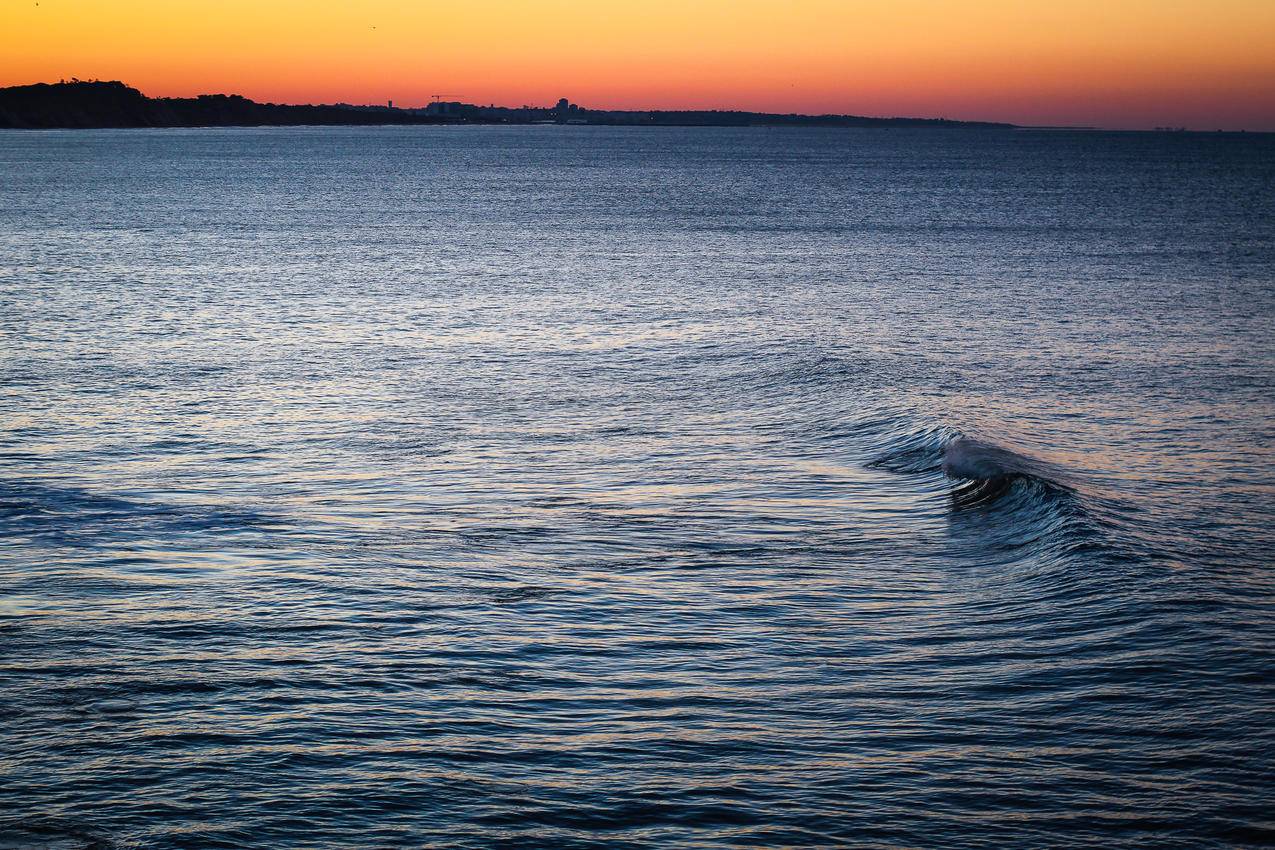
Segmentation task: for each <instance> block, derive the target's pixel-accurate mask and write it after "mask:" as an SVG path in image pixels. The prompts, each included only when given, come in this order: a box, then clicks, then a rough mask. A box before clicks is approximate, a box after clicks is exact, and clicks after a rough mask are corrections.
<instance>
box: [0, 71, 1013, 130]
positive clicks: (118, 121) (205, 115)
mask: <svg viewBox="0 0 1275 850" xmlns="http://www.w3.org/2000/svg"><path fill="white" fill-rule="evenodd" d="M376 124H583V125H604V126H646V127H750V126H765V127H882V128H886V127H899V128H935V129H965V130H1013V129H1018V128H1017V127H1016V125H1013V124H1004V123H998V122H992V121H950V120H948V119H945V118H870V117H865V116H859V115H798V114H781V113H770V112H743V111H722V110H702V111H692V110H610V109H607V110H602V109H587V108H585V107H581V106H578V105H576V104H572V103H569V102H568V101H567V100H566V99H563V100H560V101H559V102H558V103H557V105H555V106H552V107H533V106H521V107H508V106H495V105H491V106H479V105H476V104H470V103H460V102H454V101H449V102H435V103H430V104H428V105H427V106H424V107H420V108H406V109H405V108H401V107H395V106H393V105H392V104H390V105H386V106H355V105H351V104H345V103H338V104H323V105H315V106H309V105H306V106H293V105H284V104H275V103H257V102H255V101H252V100H249V99H247V98H245V97H242V96H240V95H225V94H211V95H207V94H206V95H200V96H198V97H188V98H173V97H162V98H153V97H147V96H146V95H144V94H142V93H141V92H140V91H138V90H137V89H135V88H132V87H130V86H127V85H125V84H124V83H122V82H118V81H112V82H99V81H82V80H72V81H70V82H58V83H36V84H34V85H27V86H11V87H9V88H0V128H3V129H31V130H42V129H95V128H114V127H119V128H128V127H254V126H304V125H324V126H342V125H363V126H366V125H376Z"/></svg>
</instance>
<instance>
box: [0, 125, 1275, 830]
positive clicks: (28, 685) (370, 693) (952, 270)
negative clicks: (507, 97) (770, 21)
mask: <svg viewBox="0 0 1275 850" xmlns="http://www.w3.org/2000/svg"><path fill="white" fill-rule="evenodd" d="M1273 579H1275V136H1270V135H1260V134H1192V133H1174V134H1166V133H1158V134H1156V133H1101V132H1049V131H1016V132H984V131H955V130H953V131H947V130H840V129H834V130H817V129H764V128H749V129H722V128H686V129H672V128H666V129H632V128H602V127H557V126H549V127H509V128H501V127H408V128H293V129H274V128H272V129H251V128H249V129H196V130H139V131H128V130H105V131H50V132H19V131H6V132H3V133H0V846H3V847H6V848H9V847H19V846H38V847H49V848H57V850H72V848H143V849H144V850H150V849H151V848H156V850H158V848H399V847H471V848H495V847H511V848H512V847H526V848H593V847H605V848H647V847H675V848H735V847H924V848H947V847H950V848H977V847H985V848H1003V847H1033V848H1045V847H1132V848H1168V847H1183V848H1187V847H1190V848H1234V847H1258V846H1269V845H1270V844H1271V843H1273V842H1275V816H1273V815H1272V812H1273V811H1275V809H1273V808H1272V801H1273V800H1275V781H1273V780H1272V776H1275V604H1273V603H1275V584H1273Z"/></svg>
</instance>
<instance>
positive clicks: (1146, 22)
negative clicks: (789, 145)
mask: <svg viewBox="0 0 1275 850" xmlns="http://www.w3.org/2000/svg"><path fill="white" fill-rule="evenodd" d="M72 76H76V77H80V78H84V79H88V78H100V79H120V80H124V81H125V82H127V83H129V84H131V85H134V86H136V87H138V88H140V89H141V90H142V91H144V92H145V93H147V94H150V95H191V94H198V93H202V92H236V93H239V94H244V95H247V96H248V97H251V98H254V99H257V100H269V101H277V102H333V101H348V102H358V103H366V102H384V101H385V100H387V99H390V98H392V99H393V100H394V101H395V103H396V104H398V105H419V104H422V103H425V102H427V101H428V100H429V96H430V95H431V94H434V93H441V94H447V95H452V96H454V99H458V100H466V101H470V102H476V103H490V102H496V103H502V104H510V105H518V104H522V103H535V104H549V103H552V102H553V101H556V100H557V99H558V98H559V97H562V96H566V97H569V98H571V99H572V100H573V101H576V102H579V103H582V104H584V105H586V106H598V107H614V108H629V107H632V108H642V107H667V108H701V107H723V108H742V109H756V110H766V111H784V112H787V111H799V112H848V113H855V114H865V115H915V116H925V117H948V118H970V119H977V118H984V119H991V120H1005V121H1014V122H1017V123H1028V124H1042V123H1043V124H1064V123H1065V124H1096V125H1101V126H1109V127H1148V126H1156V125H1175V126H1176V125H1184V126H1189V127H1194V128H1201V129H1214V128H1218V127H1222V128H1228V129H1240V128H1245V129H1253V130H1256V129H1265V130H1275V0H1211V2H1196V0H1190V2H1188V0H1052V1H1051V2H1044V1H1043V0H971V1H970V2H959V0H643V2H631V0H592V2H585V0H523V2H517V0H465V1H464V2H462V1H461V0H416V1H415V2H412V0H365V1H364V2H358V0H344V2H339V3H338V2H329V0H310V1H309V2H303V0H279V2H271V0H38V2H37V0H0V85H13V84H19V83H30V82H37V81H41V80H44V81H50V80H57V79H59V78H63V77H68V78H69V77H72Z"/></svg>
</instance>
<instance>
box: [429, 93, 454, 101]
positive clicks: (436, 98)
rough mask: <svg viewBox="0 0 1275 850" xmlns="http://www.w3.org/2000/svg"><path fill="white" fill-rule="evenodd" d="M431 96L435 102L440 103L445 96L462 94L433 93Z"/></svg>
mask: <svg viewBox="0 0 1275 850" xmlns="http://www.w3.org/2000/svg"><path fill="white" fill-rule="evenodd" d="M430 97H432V98H433V99H434V102H435V103H438V102H439V101H441V100H442V99H443V98H445V97H460V95H458V94H431V95H430Z"/></svg>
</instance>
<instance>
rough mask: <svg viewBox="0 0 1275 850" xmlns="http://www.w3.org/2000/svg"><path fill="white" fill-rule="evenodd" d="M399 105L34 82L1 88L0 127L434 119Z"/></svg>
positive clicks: (418, 121) (423, 121)
mask: <svg viewBox="0 0 1275 850" xmlns="http://www.w3.org/2000/svg"><path fill="white" fill-rule="evenodd" d="M433 123H438V119H435V118H432V117H430V116H426V115H414V114H412V113H409V112H406V111H405V110H401V109H385V108H375V107H373V108H360V107H350V106H283V105H279V104H274V103H257V102H255V101H251V100H249V99H248V98H246V97H241V96H240V95H237V94H230V95H227V94H203V95H200V96H199V97H159V98H152V97H147V96H146V95H144V94H142V93H141V92H140V91H138V90H137V89H135V88H131V87H129V86H126V85H124V84H123V83H121V82H118V81H114V82H83V81H79V80H76V81H72V82H69V83H36V84H35V85H30V86H13V87H11V88H4V89H0V127H7V128H21V129H51V128H59V127H61V128H92V127H229V126H260V125H280V126H284V125H292V126H295V125H303V124H433Z"/></svg>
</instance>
